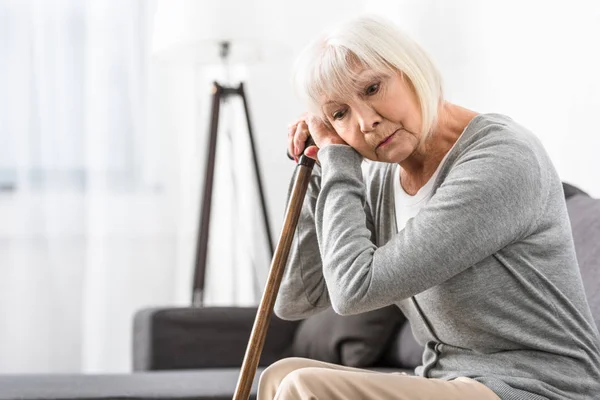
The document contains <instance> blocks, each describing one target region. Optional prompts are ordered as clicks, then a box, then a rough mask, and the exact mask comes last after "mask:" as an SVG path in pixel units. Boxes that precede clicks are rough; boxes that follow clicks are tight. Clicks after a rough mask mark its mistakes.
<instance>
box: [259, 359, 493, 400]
mask: <svg viewBox="0 0 600 400" xmlns="http://www.w3.org/2000/svg"><path fill="white" fill-rule="evenodd" d="M273 399H277V400H300V399H302V400H309V399H317V400H367V399H396V400H500V398H499V397H498V396H496V394H495V393H494V392H492V391H491V390H490V389H488V388H487V387H486V386H485V385H483V384H482V383H479V382H477V381H475V380H473V379H470V378H457V379H453V380H450V381H444V380H441V379H429V378H422V377H416V376H410V375H406V374H403V373H400V372H393V373H384V372H376V371H369V370H365V369H359V368H351V367H344V366H341V365H336V364H330V363H325V362H321V361H315V360H310V359H306V358H297V357H292V358H285V359H283V360H280V361H277V362H276V363H274V364H273V365H271V366H269V367H268V368H267V369H266V370H265V371H264V372H263V373H262V374H261V376H260V381H259V384H258V396H257V400H273Z"/></svg>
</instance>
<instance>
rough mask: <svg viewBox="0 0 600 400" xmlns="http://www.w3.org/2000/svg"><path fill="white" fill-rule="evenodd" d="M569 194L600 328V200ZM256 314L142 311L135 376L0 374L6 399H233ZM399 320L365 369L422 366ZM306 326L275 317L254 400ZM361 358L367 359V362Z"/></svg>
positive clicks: (343, 340) (569, 189) (347, 340)
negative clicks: (263, 377)
mask: <svg viewBox="0 0 600 400" xmlns="http://www.w3.org/2000/svg"><path fill="white" fill-rule="evenodd" d="M564 189H565V197H566V199H567V207H568V210H569V217H570V219H571V226H572V229H573V237H574V240H575V247H576V251H577V257H578V260H579V264H580V269H581V274H582V277H583V283H584V286H585V290H586V294H587V298H588V301H589V303H590V306H591V308H592V313H593V315H594V318H595V320H596V324H597V325H598V326H600V199H593V198H591V197H589V196H588V195H586V194H585V193H583V192H582V191H580V190H579V189H577V188H575V187H573V186H570V185H567V184H565V185H564ZM255 315H256V309H254V308H214V307H211V308H203V309H193V308H152V309H146V310H142V311H140V312H139V313H138V314H137V315H136V317H135V321H134V334H133V341H134V342H133V345H134V354H133V358H134V373H132V374H120V375H19V376H9V375H4V376H2V375H0V399H231V397H232V394H233V391H234V389H235V385H236V382H237V378H238V373H239V367H240V365H241V362H242V359H243V355H244V351H245V348H246V344H247V341H248V337H249V335H250V331H251V329H252V324H253V322H254V317H255ZM311 318H319V317H318V316H315V317H311ZM311 318H309V319H307V322H306V323H304V325H305V326H308V321H309V320H310V319H311ZM341 318H344V317H341ZM393 318H396V317H395V316H394V317H393ZM327 319H330V317H327ZM395 321H396V322H395V325H394V330H393V332H391V334H390V335H388V336H390V337H389V338H387V339H386V340H385V344H384V346H383V347H382V351H380V352H379V353H377V354H378V357H377V358H376V359H372V358H371V359H369V361H368V362H369V365H366V366H365V367H367V368H371V369H377V370H384V371H385V370H389V371H392V370H393V371H397V370H406V371H409V372H410V371H412V369H413V368H414V367H415V366H416V364H417V363H418V362H419V359H420V349H419V347H418V345H417V344H416V342H415V340H414V338H413V337H412V334H411V332H410V326H409V325H408V324H407V323H404V321H403V319H402V317H401V316H400V317H398V319H397V320H395ZM319 323H320V322H319ZM319 323H318V324H315V325H316V329H318V325H319ZM302 324H303V323H302V322H300V321H284V320H281V319H279V318H277V317H275V316H273V318H272V320H271V324H270V327H269V331H268V334H267V340H266V343H265V348H264V350H263V353H262V356H261V361H260V368H259V370H258V371H257V374H256V377H255V385H254V388H253V396H252V398H254V393H256V382H257V381H258V377H259V375H260V372H261V371H262V370H263V369H264V368H265V367H266V366H267V365H269V364H271V363H273V362H274V361H276V360H278V359H281V358H284V357H289V356H294V355H305V354H298V351H301V350H302V349H301V348H299V347H298V346H297V345H296V344H297V342H298V340H297V339H298V337H297V335H298V332H299V331H301V330H302V329H305V328H302V326H303V325H302ZM338 327H339V325H338ZM380 328H381V327H378V328H377V329H380ZM311 329H315V327H314V326H313V327H312V328H311ZM374 329H376V327H374ZM306 332H310V329H305V331H304V334H306ZM378 332H379V331H378ZM381 332H383V331H381ZM388 333H389V332H388ZM386 334H387V333H386ZM338 336H339V335H338ZM343 336H344V335H343V334H342V335H341V336H340V337H338V338H337V339H336V341H334V342H330V343H329V342H328V343H327V345H328V346H330V347H334V350H335V351H334V352H333V353H336V351H337V352H339V350H340V348H341V347H343V346H344V344H350V345H356V341H357V340H359V339H360V338H358V339H357V338H355V337H343ZM318 339H319V338H315V340H318ZM354 349H355V350H356V347H354ZM304 350H306V349H304ZM362 350H364V349H362ZM358 351H359V352H360V351H361V349H360V348H358ZM355 353H356V351H354V353H352V356H353V357H354V358H353V359H354V360H356V359H357V358H356V357H355V356H356V354H355ZM336 354H337V353H336ZM332 356H335V354H334V355H332ZM358 359H360V360H363V361H362V362H367V361H365V360H367V358H365V357H362V358H361V357H359V358H358Z"/></svg>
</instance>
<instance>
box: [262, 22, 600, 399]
mask: <svg viewBox="0 0 600 400" xmlns="http://www.w3.org/2000/svg"><path fill="white" fill-rule="evenodd" d="M295 76H296V82H297V84H298V87H299V89H300V91H301V93H303V94H304V95H305V98H306V100H307V105H308V109H309V113H308V114H306V115H304V116H303V117H302V118H300V119H299V120H298V121H296V122H295V123H293V124H292V125H291V127H290V131H289V152H290V153H293V154H294V155H295V156H296V157H298V156H299V155H300V154H302V153H304V154H306V155H307V156H309V157H313V158H315V159H318V161H319V164H320V165H319V166H316V167H315V170H314V171H313V177H312V182H311V185H310V186H309V191H308V193H307V196H306V199H305V202H304V205H303V210H302V214H301V219H300V221H299V224H298V228H297V231H296V233H295V239H294V244H293V246H292V251H291V254H290V259H289V262H288V265H287V267H286V272H285V275H284V278H283V282H282V286H281V289H280V293H279V297H278V300H277V304H276V309H275V312H276V314H277V315H278V316H280V317H281V318H284V319H290V320H294V319H300V318H305V317H308V316H309V315H311V314H314V313H317V312H319V311H322V310H324V309H325V308H327V307H333V309H334V310H335V311H336V312H337V313H338V314H341V315H351V314H357V313H361V312H366V311H369V310H374V309H377V308H380V307H384V306H388V305H391V304H396V305H397V306H398V307H399V308H400V309H401V310H402V311H403V313H404V314H405V315H406V317H407V318H408V319H409V321H410V324H411V327H412V330H413V333H414V335H415V337H416V339H417V341H418V342H419V343H420V344H421V345H423V346H424V348H425V351H424V354H423V364H422V366H420V367H418V368H417V369H416V371H415V373H416V376H409V375H404V374H400V373H381V372H373V371H368V370H362V369H356V368H349V367H344V366H340V365H335V364H328V363H323V362H318V361H314V360H308V359H302V358H289V359H284V360H281V361H279V362H277V363H275V364H273V365H272V366H270V367H269V368H267V370H266V371H265V372H264V373H263V374H262V375H261V379H260V384H259V395H258V397H259V399H260V400H266V399H273V398H276V399H357V400H358V399H402V400H417V399H418V400H426V399H427V400H431V399H445V400H453V399H456V400H458V399H460V400H468V399H477V400H487V399H490V400H492V399H498V398H500V399H504V400H517V399H518V400H523V399H556V400H558V399H582V400H583V399H592V398H596V399H598V398H600V339H599V334H598V328H597V327H596V326H595V324H594V321H593V319H592V316H591V312H590V309H589V306H588V304H587V302H586V298H585V294H584V289H583V285H582V281H581V276H580V274H579V270H578V265H577V260H576V257H575V251H574V245H573V239H572V236H571V229H570V225H569V220H568V216H567V211H566V206H565V200H564V195H563V191H562V186H561V181H560V178H559V176H558V174H557V173H556V170H555V169H554V167H553V165H552V162H551V161H550V158H549V157H548V155H547V153H546V151H545V150H544V148H543V147H542V145H541V143H540V141H539V140H538V139H537V138H536V137H535V136H534V135H533V134H532V133H531V132H529V131H528V130H527V129H526V128H524V127H523V126H521V125H519V124H518V123H517V122H515V121H513V120H512V119H511V118H509V117H507V116H504V115H500V114H479V113H477V112H475V111H471V110H468V109H466V108H463V107H460V106H458V105H455V104H452V103H450V102H448V101H445V100H444V99H443V97H442V85H441V77H440V74H439V72H438V71H437V69H436V68H435V66H434V64H433V62H432V61H431V59H430V58H429V57H428V55H427V54H426V53H425V52H424V51H423V49H422V48H421V47H419V45H417V44H416V43H415V42H413V41H412V40H411V39H409V38H408V37H407V36H406V35H405V34H404V33H403V32H401V31H400V30H399V29H398V28H397V27H395V26H394V25H393V24H391V23H389V22H387V21H385V20H382V19H380V18H376V17H364V16H363V17H360V18H356V19H353V20H351V21H349V22H347V23H345V24H343V25H341V26H340V27H338V28H337V29H336V30H334V31H333V32H332V33H330V34H329V35H327V36H325V37H324V38H321V39H320V40H319V41H317V42H315V43H314V44H313V45H311V46H309V47H308V48H307V49H306V50H305V52H304V53H303V54H302V55H301V57H300V59H299V61H298V64H297V67H296V74H295ZM309 133H310V135H312V137H313V139H314V141H315V144H316V146H312V147H309V148H307V149H304V142H305V140H306V139H307V135H308V134H309ZM363 161H365V162H364V163H363Z"/></svg>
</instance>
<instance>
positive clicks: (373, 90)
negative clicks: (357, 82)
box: [365, 83, 379, 96]
mask: <svg viewBox="0 0 600 400" xmlns="http://www.w3.org/2000/svg"><path fill="white" fill-rule="evenodd" d="M378 91H379V83H375V84H373V85H371V86H369V87H368V88H367V90H366V91H365V94H367V95H368V96H370V95H372V94H375V93H377V92H378Z"/></svg>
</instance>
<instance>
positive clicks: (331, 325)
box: [293, 305, 405, 368]
mask: <svg viewBox="0 0 600 400" xmlns="http://www.w3.org/2000/svg"><path fill="white" fill-rule="evenodd" d="M404 320H405V318H404V316H403V315H402V312H401V311H400V309H399V308H398V307H396V306H395V305H394V306H388V307H384V308H380V309H378V310H373V311H369V312H366V313H361V314H357V315H347V316H341V315H338V314H336V313H335V311H333V309H331V308H329V309H327V310H325V311H322V312H320V313H318V314H315V315H312V316H310V317H309V318H307V319H305V320H304V321H302V323H301V324H300V326H299V327H298V330H297V331H296V336H295V337H294V344H293V353H294V355H295V356H297V357H306V358H312V359H315V360H321V361H325V362H330V363H335V364H341V365H346V366H350V367H358V368H365V367H369V366H372V365H374V364H375V363H376V362H377V361H378V360H379V359H380V358H381V356H382V353H383V351H384V350H385V349H386V348H387V347H388V345H389V343H390V341H391V340H392V339H393V336H395V335H394V334H395V333H396V331H397V330H398V328H399V327H400V325H401V324H402V323H403V322H404Z"/></svg>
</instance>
